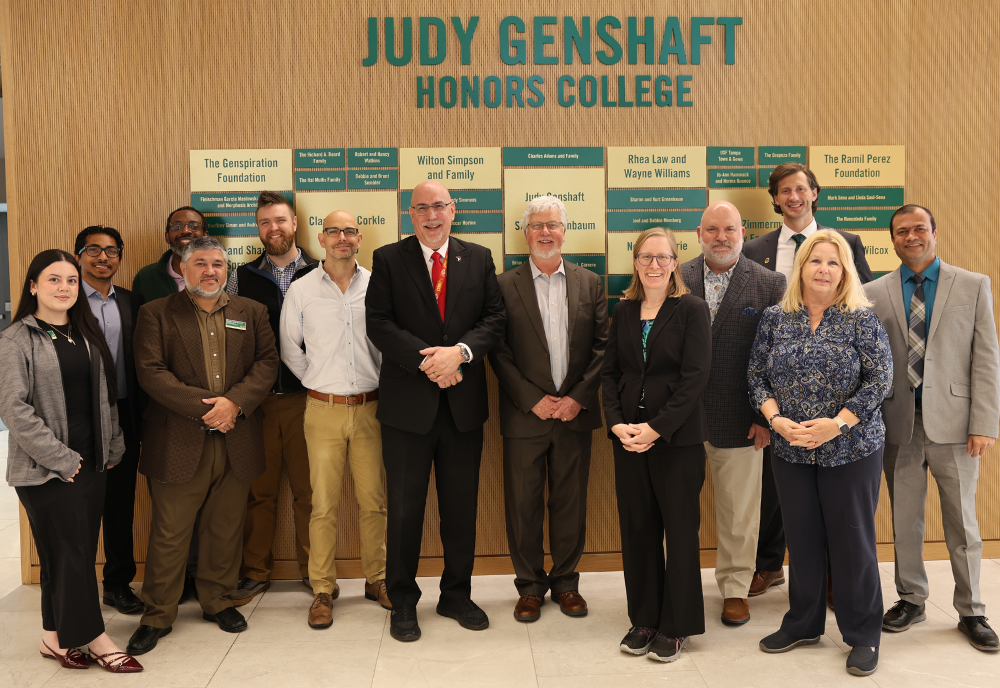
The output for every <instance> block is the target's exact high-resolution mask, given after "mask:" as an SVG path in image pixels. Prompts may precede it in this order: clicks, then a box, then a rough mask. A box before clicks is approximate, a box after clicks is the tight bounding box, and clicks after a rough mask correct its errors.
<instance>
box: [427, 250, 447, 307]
mask: <svg viewBox="0 0 1000 688" xmlns="http://www.w3.org/2000/svg"><path fill="white" fill-rule="evenodd" d="M431 260H433V261H434V265H433V266H432V267H431V283H432V284H433V286H434V298H435V299H436V300H437V305H438V311H440V313H441V322H444V300H445V296H446V295H447V291H448V283H447V281H446V275H447V272H446V270H445V267H444V261H443V260H441V254H440V253H438V252H437V251H435V252H434V253H432V254H431Z"/></svg>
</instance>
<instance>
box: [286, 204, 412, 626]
mask: <svg viewBox="0 0 1000 688" xmlns="http://www.w3.org/2000/svg"><path fill="white" fill-rule="evenodd" d="M362 238H363V237H362V236H361V232H360V231H359V230H358V220H357V218H355V217H354V216H353V215H351V214H350V213H348V212H345V211H343V210H336V211H334V212H332V213H330V214H329V215H327V216H326V218H325V219H324V220H323V231H322V232H320V234H319V243H320V246H322V247H323V249H324V250H325V251H326V258H325V260H324V261H323V262H322V264H321V267H320V269H317V270H314V271H312V272H311V273H310V274H308V275H306V277H304V278H303V279H301V280H299V281H298V282H296V283H295V284H293V285H292V286H291V288H290V289H289V290H288V295H287V297H286V299H285V305H284V308H283V309H282V312H281V344H282V346H281V357H282V359H283V360H284V362H285V364H286V365H287V366H288V368H289V369H290V370H291V372H292V373H293V374H295V375H297V376H298V377H299V378H300V379H301V380H302V384H303V385H305V387H306V388H307V389H308V390H309V393H308V394H309V398H308V400H307V401H306V407H305V418H304V428H305V441H306V444H307V445H308V447H309V474H310V475H311V480H312V514H311V518H310V520H309V539H310V543H311V545H310V550H309V570H308V574H309V581H310V583H311V584H312V591H313V594H314V596H315V597H314V598H313V603H312V606H311V607H310V608H309V616H308V623H309V626H310V627H312V628H328V627H329V626H330V625H331V624H332V623H333V601H334V600H335V599H337V597H338V596H339V594H340V586H339V585H338V584H337V560H336V556H337V515H338V512H339V511H340V496H341V491H342V487H343V482H344V469H345V467H348V466H349V467H350V471H351V477H352V478H353V479H354V495H355V497H356V498H357V502H358V509H359V515H358V527H359V531H360V533H359V535H360V539H361V567H362V570H363V571H364V574H365V597H366V598H367V599H369V600H375V601H377V602H378V603H379V604H381V605H382V606H383V607H384V608H386V609H391V607H392V605H391V604H390V603H389V598H388V596H387V595H386V591H385V527H386V511H385V488H384V486H383V482H384V481H385V470H384V468H383V467H382V435H381V429H380V426H379V422H378V420H377V419H376V417H375V415H376V413H377V412H378V407H379V406H378V403H379V402H378V395H379V389H378V374H379V366H380V365H381V363H382V355H381V354H380V353H379V352H378V349H376V348H375V346H374V345H373V344H372V343H371V341H370V340H369V339H368V336H367V333H366V327H365V295H366V293H367V291H368V282H369V280H370V279H371V272H369V271H368V270H366V269H364V268H363V267H361V266H360V265H358V261H357V260H356V259H355V255H356V254H357V252H358V247H360V246H361V240H362ZM302 423H303V421H300V424H302Z"/></svg>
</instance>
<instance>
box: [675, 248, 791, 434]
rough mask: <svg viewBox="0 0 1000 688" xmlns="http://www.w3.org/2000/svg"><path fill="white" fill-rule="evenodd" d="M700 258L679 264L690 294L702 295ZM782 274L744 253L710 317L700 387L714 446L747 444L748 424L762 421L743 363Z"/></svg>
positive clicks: (780, 287) (780, 290)
mask: <svg viewBox="0 0 1000 688" xmlns="http://www.w3.org/2000/svg"><path fill="white" fill-rule="evenodd" d="M704 270H705V257H704V256H698V257H697V258H694V259H692V260H689V261H688V262H686V263H684V265H682V266H681V277H682V278H683V279H684V284H686V285H687V286H688V288H689V289H690V290H691V293H692V294H693V295H695V296H697V297H700V298H705V274H704ZM784 293H785V276H784V275H782V274H781V273H780V272H775V271H773V270H768V269H767V268H764V267H762V266H760V265H758V264H757V263H755V262H754V261H752V260H750V259H749V258H748V257H746V256H741V257H740V260H739V262H737V263H736V265H735V267H734V268H733V275H732V277H731V278H730V280H729V287H728V288H727V289H726V294H725V296H723V297H722V303H720V304H719V310H718V312H717V313H716V314H715V320H714V321H713V322H712V370H711V373H710V375H709V378H708V387H706V388H705V394H704V401H705V411H706V412H707V413H708V431H709V438H710V439H709V441H710V442H711V443H712V446H714V447H719V448H727V449H731V448H736V447H748V446H750V445H752V444H753V440H748V439H747V433H749V432H750V425H751V423H758V424H760V425H764V426H765V427H766V426H767V421H765V420H764V418H763V417H761V415H760V414H759V413H758V412H757V410H756V409H754V408H753V407H752V406H751V405H750V397H749V394H748V391H747V366H748V365H749V363H750V349H751V348H753V341H754V337H755V336H756V335H757V324H758V323H759V322H760V316H761V315H762V314H763V313H764V309H765V308H767V307H768V306H773V305H774V304H776V303H778V302H779V301H781V297H782V296H783V295H784Z"/></svg>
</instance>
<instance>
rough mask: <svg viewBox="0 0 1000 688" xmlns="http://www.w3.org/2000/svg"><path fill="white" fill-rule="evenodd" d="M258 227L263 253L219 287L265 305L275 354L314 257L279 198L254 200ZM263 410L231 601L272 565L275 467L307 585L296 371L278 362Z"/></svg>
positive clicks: (302, 400)
mask: <svg viewBox="0 0 1000 688" xmlns="http://www.w3.org/2000/svg"><path fill="white" fill-rule="evenodd" d="M256 218H257V231H258V232H259V233H260V243H262V244H263V245H264V254H263V255H262V256H261V257H260V258H258V259H257V260H255V261H253V262H252V263H247V264H246V265H241V266H240V267H238V268H237V269H236V270H235V271H233V274H232V275H231V276H230V277H229V284H228V286H227V287H226V292H227V293H229V294H230V295H231V296H245V297H247V298H250V299H253V300H254V301H257V302H259V303H262V304H264V306H265V307H267V314H268V319H269V320H270V323H271V329H272V331H273V332H274V340H275V344H276V345H277V347H278V353H279V355H280V353H281V341H280V337H279V334H278V333H279V331H280V327H281V307H282V303H283V302H284V300H285V294H287V293H288V287H289V286H291V284H292V282H294V281H295V280H297V279H299V278H301V277H302V276H303V275H306V274H308V273H310V272H312V271H313V269H315V267H316V266H317V265H318V261H317V260H316V259H315V258H313V257H312V256H310V255H309V254H308V253H306V252H305V251H303V250H302V249H301V248H299V247H298V246H296V245H295V230H296V228H297V226H298V220H297V218H296V217H295V212H294V211H293V210H292V205H291V203H290V202H289V201H288V199H287V198H286V197H285V196H282V195H281V194H278V193H274V192H273V191H264V192H263V193H261V195H260V197H259V198H258V199H257V215H256ZM261 410H263V412H264V457H265V459H266V461H267V469H266V470H265V471H264V475H262V476H261V477H259V478H257V480H255V481H253V484H251V485H250V497H249V499H248V501H247V520H246V524H245V526H244V530H243V578H242V579H241V580H240V584H239V587H238V588H237V590H236V592H235V593H234V594H233V602H235V603H236V605H237V606H240V605H243V604H246V603H247V602H249V601H250V600H251V599H253V597H254V596H255V595H257V594H259V593H261V592H264V591H265V590H267V588H268V586H270V584H271V570H272V569H273V568H274V554H273V553H272V551H271V544H272V543H273V542H274V529H275V525H276V523H277V516H278V485H279V484H280V483H281V471H282V468H285V470H287V471H288V483H289V485H290V486H291V488H292V518H293V523H294V525H295V557H296V559H297V560H298V564H299V576H300V577H301V578H302V582H303V583H305V584H306V585H307V586H308V585H309V583H308V578H309V515H310V513H311V512H312V489H311V488H310V486H309V458H308V456H307V454H306V438H305V433H304V432H303V418H304V417H305V411H306V389H305V388H304V387H303V386H302V383H301V382H300V381H299V379H298V377H296V376H295V374H294V373H292V372H291V371H290V370H289V369H288V367H287V366H286V365H285V364H284V363H281V364H280V366H279V368H278V379H277V380H275V381H274V386H273V387H272V388H271V393H270V394H269V395H268V396H267V398H265V399H264V401H263V402H262V403H261Z"/></svg>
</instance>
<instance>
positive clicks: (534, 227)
mask: <svg viewBox="0 0 1000 688" xmlns="http://www.w3.org/2000/svg"><path fill="white" fill-rule="evenodd" d="M545 227H547V228H548V230H549V231H550V232H555V231H556V230H559V229H562V228H563V223H562V222H532V223H531V224H530V225H528V229H530V230H531V231H532V232H540V231H542V229H543V228H545Z"/></svg>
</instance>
